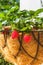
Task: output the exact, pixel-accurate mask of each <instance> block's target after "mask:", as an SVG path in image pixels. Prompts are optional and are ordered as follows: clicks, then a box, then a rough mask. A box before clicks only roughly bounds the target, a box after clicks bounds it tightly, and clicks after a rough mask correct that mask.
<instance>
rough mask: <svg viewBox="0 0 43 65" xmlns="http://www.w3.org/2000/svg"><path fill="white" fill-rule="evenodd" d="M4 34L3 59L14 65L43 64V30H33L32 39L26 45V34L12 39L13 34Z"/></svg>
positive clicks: (1, 38)
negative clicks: (24, 37)
mask: <svg viewBox="0 0 43 65" xmlns="http://www.w3.org/2000/svg"><path fill="white" fill-rule="evenodd" d="M8 33H9V34H2V31H1V32H0V53H1V54H2V56H3V58H4V59H5V60H6V61H7V62H10V63H12V64H14V65H32V64H33V65H39V64H41V63H42V62H43V30H32V31H30V33H28V34H29V35H31V37H32V39H31V41H30V42H28V43H25V42H24V40H23V36H24V34H27V33H20V32H19V37H18V38H15V39H12V38H11V33H12V32H8Z"/></svg>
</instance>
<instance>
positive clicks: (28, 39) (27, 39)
mask: <svg viewBox="0 0 43 65" xmlns="http://www.w3.org/2000/svg"><path fill="white" fill-rule="evenodd" d="M31 39H32V36H30V35H24V37H23V40H24V42H25V43H29V42H30V41H31Z"/></svg>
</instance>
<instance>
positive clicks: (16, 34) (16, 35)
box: [11, 30, 19, 39]
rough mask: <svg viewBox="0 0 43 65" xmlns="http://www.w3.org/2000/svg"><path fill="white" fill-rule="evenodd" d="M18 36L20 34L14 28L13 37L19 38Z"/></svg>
mask: <svg viewBox="0 0 43 65" xmlns="http://www.w3.org/2000/svg"><path fill="white" fill-rule="evenodd" d="M18 36H19V33H18V32H17V31H16V30H14V31H13V32H12V34H11V37H12V39H15V38H18Z"/></svg>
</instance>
